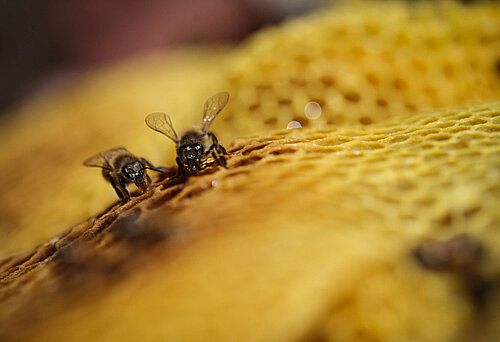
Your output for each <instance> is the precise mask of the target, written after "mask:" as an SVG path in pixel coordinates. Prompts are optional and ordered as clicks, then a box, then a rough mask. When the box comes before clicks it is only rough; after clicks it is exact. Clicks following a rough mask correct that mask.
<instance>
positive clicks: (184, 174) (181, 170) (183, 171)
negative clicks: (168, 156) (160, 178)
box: [173, 157, 189, 178]
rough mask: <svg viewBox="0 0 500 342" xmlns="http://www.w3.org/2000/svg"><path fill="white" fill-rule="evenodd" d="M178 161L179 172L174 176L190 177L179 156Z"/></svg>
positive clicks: (176, 159)
mask: <svg viewBox="0 0 500 342" xmlns="http://www.w3.org/2000/svg"><path fill="white" fill-rule="evenodd" d="M175 161H176V162H177V174H176V175H175V176H174V177H173V178H178V177H181V178H188V176H189V172H188V171H187V170H186V168H185V167H184V165H183V164H182V162H181V159H180V158H179V157H177V158H175Z"/></svg>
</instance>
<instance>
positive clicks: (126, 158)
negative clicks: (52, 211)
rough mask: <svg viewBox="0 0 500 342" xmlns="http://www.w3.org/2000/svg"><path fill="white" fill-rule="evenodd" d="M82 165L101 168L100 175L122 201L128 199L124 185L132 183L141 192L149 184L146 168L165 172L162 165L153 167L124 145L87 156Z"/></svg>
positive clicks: (144, 190) (149, 179)
mask: <svg viewBox="0 0 500 342" xmlns="http://www.w3.org/2000/svg"><path fill="white" fill-rule="evenodd" d="M83 165H85V166H90V167H100V168H102V175H103V176H104V178H105V179H106V180H107V181H108V182H110V183H111V185H112V186H113V188H114V189H115V191H116V194H117V195H118V197H120V199H121V200H122V202H127V201H128V200H130V194H129V193H128V191H127V188H126V185H127V184H129V183H134V184H135V185H136V186H137V187H138V188H139V189H140V190H141V192H142V193H144V192H146V190H147V189H148V187H149V185H150V184H151V178H149V176H148V174H147V173H146V169H149V170H153V171H156V172H165V171H166V168H164V167H154V166H153V165H152V164H151V163H150V162H149V161H147V160H146V159H144V158H142V157H138V156H136V155H134V154H132V153H130V152H129V151H128V150H127V149H126V148H124V147H116V148H112V149H110V150H107V151H103V152H101V153H98V154H96V155H93V156H92V157H89V158H87V159H86V160H85V161H84V162H83Z"/></svg>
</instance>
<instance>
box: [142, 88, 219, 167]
mask: <svg viewBox="0 0 500 342" xmlns="http://www.w3.org/2000/svg"><path fill="white" fill-rule="evenodd" d="M228 101H229V93H227V92H222V93H218V94H215V95H213V96H212V97H210V98H209V99H208V100H207V101H206V102H205V106H204V109H203V120H202V123H201V127H197V126H193V127H189V128H187V129H186V130H184V131H183V132H182V133H181V134H180V137H179V136H178V135H177V133H176V131H175V129H174V126H173V125H172V119H171V118H170V116H168V115H167V114H165V113H160V112H157V113H152V114H149V115H148V116H146V120H145V121H146V125H148V127H149V128H151V129H152V130H154V131H157V132H159V133H161V134H163V135H165V136H166V137H167V138H169V139H171V140H172V141H173V142H175V144H176V149H177V158H176V162H177V165H178V166H179V168H178V172H177V176H185V177H187V176H190V175H195V174H196V173H197V172H198V171H200V170H202V169H203V168H204V167H205V161H206V160H205V157H207V156H208V155H212V157H213V158H214V159H215V161H216V162H217V163H218V164H219V165H220V166H223V167H226V159H225V158H224V155H228V154H229V153H227V152H226V149H225V148H224V147H223V146H222V145H220V144H219V142H218V141H217V137H216V136H215V134H213V133H212V132H209V130H208V129H209V128H210V125H211V124H212V122H213V121H214V120H215V118H216V117H217V115H218V114H219V113H220V112H221V110H222V109H223V108H224V107H225V106H226V104H227V102H228Z"/></svg>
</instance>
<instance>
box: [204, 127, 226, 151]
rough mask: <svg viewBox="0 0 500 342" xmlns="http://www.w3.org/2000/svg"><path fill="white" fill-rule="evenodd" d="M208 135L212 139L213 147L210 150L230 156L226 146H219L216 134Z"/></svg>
mask: <svg viewBox="0 0 500 342" xmlns="http://www.w3.org/2000/svg"><path fill="white" fill-rule="evenodd" d="M207 134H208V136H209V137H210V139H211V140H212V146H210V149H209V150H212V149H214V148H215V150H216V151H217V153H219V154H225V155H229V153H227V151H226V149H225V148H224V146H222V145H221V144H219V141H218V140H217V137H216V136H215V134H213V133H212V132H208V133H207Z"/></svg>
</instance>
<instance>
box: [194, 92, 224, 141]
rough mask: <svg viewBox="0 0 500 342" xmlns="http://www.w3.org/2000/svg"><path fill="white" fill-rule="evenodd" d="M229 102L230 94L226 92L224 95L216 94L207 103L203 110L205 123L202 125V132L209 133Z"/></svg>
mask: <svg viewBox="0 0 500 342" xmlns="http://www.w3.org/2000/svg"><path fill="white" fill-rule="evenodd" d="M228 101H229V93H228V92H227V91H224V92H222V93H218V94H215V95H214V96H212V97H211V98H209V99H208V100H207V101H206V102H205V108H204V109H203V121H202V123H201V130H202V131H203V133H207V132H208V129H209V128H210V125H211V124H212V122H213V121H214V120H215V118H216V117H217V115H218V114H219V113H220V111H221V110H222V109H223V108H224V107H225V106H226V104H227V102H228Z"/></svg>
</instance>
